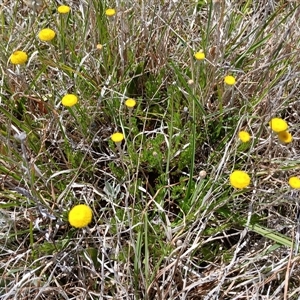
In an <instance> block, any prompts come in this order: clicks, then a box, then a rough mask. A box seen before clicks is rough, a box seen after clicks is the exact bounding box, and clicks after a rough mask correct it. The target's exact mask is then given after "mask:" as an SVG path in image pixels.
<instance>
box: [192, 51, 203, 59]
mask: <svg viewBox="0 0 300 300" xmlns="http://www.w3.org/2000/svg"><path fill="white" fill-rule="evenodd" d="M194 57H195V58H196V59H197V60H203V59H205V54H204V52H203V51H198V52H196V53H195V54H194Z"/></svg>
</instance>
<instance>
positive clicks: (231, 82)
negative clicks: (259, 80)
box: [224, 75, 235, 85]
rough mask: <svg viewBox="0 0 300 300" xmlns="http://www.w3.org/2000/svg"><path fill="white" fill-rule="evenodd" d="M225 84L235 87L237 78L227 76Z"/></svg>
mask: <svg viewBox="0 0 300 300" xmlns="http://www.w3.org/2000/svg"><path fill="white" fill-rule="evenodd" d="M224 82H225V83H226V84H228V85H235V78H234V77H233V76H231V75H227V76H225V78H224Z"/></svg>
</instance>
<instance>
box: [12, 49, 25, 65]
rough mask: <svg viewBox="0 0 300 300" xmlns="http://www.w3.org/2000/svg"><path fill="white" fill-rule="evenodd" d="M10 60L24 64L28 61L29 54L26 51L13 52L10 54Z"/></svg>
mask: <svg viewBox="0 0 300 300" xmlns="http://www.w3.org/2000/svg"><path fill="white" fill-rule="evenodd" d="M9 59H10V62H11V63H12V64H14V65H23V64H25V63H26V61H27V59H28V55H27V53H26V52H24V51H15V52H13V54H12V55H11V56H10V58H9Z"/></svg>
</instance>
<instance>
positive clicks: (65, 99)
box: [61, 94, 78, 107]
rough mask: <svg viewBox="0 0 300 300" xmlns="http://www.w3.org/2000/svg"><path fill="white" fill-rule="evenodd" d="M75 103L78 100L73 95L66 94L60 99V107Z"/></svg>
mask: <svg viewBox="0 0 300 300" xmlns="http://www.w3.org/2000/svg"><path fill="white" fill-rule="evenodd" d="M77 102H78V98H77V96H76V95H73V94H67V95H65V96H63V98H62V99H61V103H62V105H63V106H68V107H71V106H73V105H75V104H76V103H77Z"/></svg>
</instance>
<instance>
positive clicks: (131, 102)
mask: <svg viewBox="0 0 300 300" xmlns="http://www.w3.org/2000/svg"><path fill="white" fill-rule="evenodd" d="M125 105H126V106H127V107H128V108H134V107H135V105H136V101H135V100H134V99H132V98H129V99H127V100H126V101H125Z"/></svg>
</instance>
